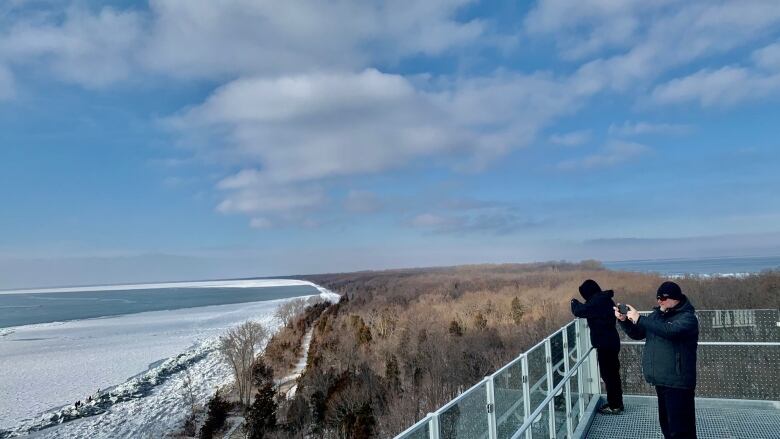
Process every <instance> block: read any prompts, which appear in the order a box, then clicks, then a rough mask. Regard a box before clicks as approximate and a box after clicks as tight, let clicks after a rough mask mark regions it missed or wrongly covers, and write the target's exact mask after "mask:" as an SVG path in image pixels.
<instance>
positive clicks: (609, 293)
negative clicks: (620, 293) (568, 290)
mask: <svg viewBox="0 0 780 439" xmlns="http://www.w3.org/2000/svg"><path fill="white" fill-rule="evenodd" d="M599 294H604V295H605V296H607V297H609V298H612V297H613V296H614V295H615V292H614V291H612V290H605V291H598V292H592V293H590V294H587V292H582V291H580V295H582V298H583V299H585V300H586V301H587V300H590V299H592V298H594V297H596V296H598V295H599Z"/></svg>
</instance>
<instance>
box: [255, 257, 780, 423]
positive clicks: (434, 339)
mask: <svg viewBox="0 0 780 439" xmlns="http://www.w3.org/2000/svg"><path fill="white" fill-rule="evenodd" d="M588 278H591V279H595V280H596V281H597V282H599V284H600V285H601V286H602V288H604V289H612V290H614V291H615V300H616V301H619V302H626V303H630V304H632V305H634V306H636V307H637V308H639V309H650V308H651V307H652V306H653V305H654V304H655V290H656V288H657V287H658V285H659V284H660V283H661V282H662V281H663V280H665V279H664V278H662V277H659V276H657V275H654V274H641V273H628V272H615V271H610V270H605V269H604V268H603V267H602V266H601V264H599V263H598V262H595V261H585V262H582V263H579V264H572V263H564V262H549V263H539V264H507V265H474V266H459V267H448V268H431V269H411V270H389V271H381V272H358V273H345V274H328V275H317V276H307V277H306V279H307V280H311V281H313V282H315V283H317V284H319V285H322V286H324V287H326V288H328V289H330V290H332V291H334V292H337V293H339V294H341V295H342V300H341V301H340V302H339V303H338V304H335V305H332V306H330V307H328V308H327V309H325V310H324V311H323V310H322V309H316V310H314V309H312V310H310V311H308V312H306V313H305V314H303V315H302V316H301V317H300V319H301V320H300V321H293V322H291V323H290V324H289V325H288V330H287V331H284V332H285V334H284V335H282V334H280V335H279V336H278V337H276V338H277V340H276V341H274V340H272V342H271V343H269V350H268V351H267V352H266V359H267V360H266V361H270V362H271V363H272V364H274V369H276V370H277V372H281V371H282V370H284V368H285V366H287V365H288V363H289V362H290V361H291V360H292V359H293V358H294V356H292V355H289V354H287V355H285V354H283V352H284V351H285V348H287V349H289V348H290V347H291V346H295V343H296V342H297V341H299V340H300V337H302V334H303V332H304V331H305V328H307V327H309V326H310V325H312V324H313V325H314V336H313V339H312V343H311V347H310V350H309V356H308V366H307V369H306V372H305V373H304V375H303V376H302V377H301V379H300V380H299V385H298V392H297V394H296V396H295V398H293V399H292V400H286V401H280V404H279V407H278V421H279V423H278V425H279V428H280V430H278V431H277V432H276V433H275V435H277V436H278V437H304V436H307V435H309V436H314V437H327V438H331V437H332V438H347V437H349V438H361V437H391V436H393V435H395V434H397V433H399V432H400V431H402V430H404V429H405V428H406V427H408V426H410V425H411V424H413V423H414V422H415V421H417V420H419V419H420V418H422V417H424V416H425V414H426V413H428V412H431V411H433V410H435V409H436V408H438V407H439V406H441V405H442V404H444V403H445V402H447V401H449V400H450V399H452V398H453V397H455V396H457V395H458V394H459V393H461V392H462V391H463V390H465V389H467V388H468V387H470V386H471V385H473V384H474V383H476V382H478V381H479V380H480V379H482V378H483V377H484V376H485V375H487V374H489V373H491V372H492V371H494V370H496V369H497V368H499V367H500V366H502V365H503V364H505V363H506V362H508V361H509V360H511V359H512V358H514V357H515V356H516V355H517V354H518V353H520V352H523V351H524V350H526V349H527V348H529V347H530V346H532V345H533V344H535V343H536V342H538V341H539V340H540V339H542V338H543V337H544V336H546V335H548V334H549V333H551V332H552V331H554V330H555V329H557V328H559V327H560V326H562V325H563V324H565V323H566V322H567V321H569V320H571V319H572V316H571V313H570V310H569V301H570V300H571V298H572V297H577V298H579V293H578V291H577V287H578V286H579V285H580V283H581V282H582V281H583V280H585V279H588ZM677 282H678V283H680V285H681V286H682V288H683V290H684V292H685V293H686V294H687V295H688V296H689V297H690V299H691V301H692V302H693V303H694V305H695V306H696V307H697V309H739V308H745V309H748V308H778V307H780V272H766V273H762V274H760V275H754V276H748V277H745V278H711V279H704V278H693V277H691V278H681V279H677ZM315 318H316V320H315ZM277 342H278V343H277ZM276 344H279V346H276ZM282 345H284V346H282ZM275 357H279V358H278V359H276V360H274V358H275Z"/></svg>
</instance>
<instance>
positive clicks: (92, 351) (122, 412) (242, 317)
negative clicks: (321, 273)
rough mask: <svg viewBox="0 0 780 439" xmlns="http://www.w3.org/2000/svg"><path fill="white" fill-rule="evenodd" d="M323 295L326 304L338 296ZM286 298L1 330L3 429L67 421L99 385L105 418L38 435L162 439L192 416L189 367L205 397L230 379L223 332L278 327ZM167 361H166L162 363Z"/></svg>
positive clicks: (88, 419)
mask: <svg viewBox="0 0 780 439" xmlns="http://www.w3.org/2000/svg"><path fill="white" fill-rule="evenodd" d="M275 285H279V284H278V283H277V284H275ZM188 286H193V285H191V284H190V285H188ZM219 286H224V285H219ZM155 287H156V288H159V287H160V286H159V285H156V286H155ZM320 291H321V292H322V293H321V296H323V297H324V298H326V299H328V300H334V299H335V298H337V297H338V296H336V295H335V294H333V293H330V292H328V291H326V290H324V289H322V288H320ZM287 300H293V299H282V300H275V301H265V302H251V303H241V304H230V305H218V306H209V307H200V308H186V309H180V310H174V311H154V312H145V313H139V314H130V315H124V316H117V317H109V318H99V319H90V320H80V321H71V322H63V323H46V324H36V325H27V326H18V327H13V328H5V329H4V330H3V333H2V334H0V352H2V355H0V430H2V429H6V430H12V431H16V432H19V433H21V432H22V431H27V430H28V429H29V428H31V427H33V428H34V427H35V426H36V425H43V424H46V423H48V422H49V421H48V419H50V418H51V417H52V415H53V414H54V413H57V414H58V416H63V414H65V415H67V411H68V410H67V409H65V410H63V409H62V406H67V405H70V406H71V407H72V405H73V403H74V402H75V401H76V400H81V401H82V402H83V401H85V399H86V398H87V396H88V395H92V394H94V393H95V391H96V390H97V389H98V388H100V389H104V390H102V393H103V395H104V396H103V401H98V403H105V404H106V406H107V408H108V410H107V412H105V413H102V414H99V415H95V416H91V417H86V418H83V419H79V420H75V421H71V422H67V423H64V424H62V425H61V426H58V427H54V428H47V429H45V430H43V431H41V432H39V433H36V434H34V435H33V436H34V437H47V438H48V437H52V438H53V437H64V438H76V437H105V438H108V437H110V438H115V437H161V436H162V435H163V434H164V433H166V432H169V431H170V430H171V429H173V428H176V427H177V426H178V425H180V424H181V423H182V422H183V419H184V417H185V416H186V414H187V409H186V407H184V404H183V398H182V394H183V383H184V377H185V374H186V372H185V371H184V370H186V369H189V371H190V376H191V377H192V379H193V385H192V388H193V389H194V391H195V393H196V395H197V396H198V397H199V398H200V399H201V400H204V399H205V398H206V397H207V396H208V395H210V394H211V393H213V391H214V389H215V388H216V387H217V386H219V385H222V384H225V383H226V382H228V381H229V380H230V374H229V371H228V369H227V368H226V366H225V365H224V364H223V363H222V362H221V360H220V358H219V356H218V354H217V353H216V352H215V347H216V339H217V338H218V337H219V335H221V334H222V333H224V331H225V330H226V329H227V328H229V327H231V326H233V325H235V324H238V323H241V322H243V321H246V320H250V319H251V320H257V321H261V322H262V323H264V324H265V325H268V326H269V327H271V328H272V329H274V330H275V329H276V328H278V326H279V324H280V322H278V320H277V319H276V318H274V317H273V314H274V312H275V310H276V308H277V307H278V306H279V304H281V303H283V302H284V301H287ZM171 357H178V358H171ZM163 359H169V360H168V361H166V362H164V363H162V364H157V363H159V362H160V360H163ZM153 364H154V366H153V367H152V368H151V369H150V365H153ZM147 369H148V370H147ZM139 374H141V375H139ZM131 377H134V378H132V379H130V380H128V379H129V378H131ZM120 384H121V385H120ZM117 385H119V386H117ZM112 386H117V387H115V388H113V389H112V390H111V395H110V396H109V395H108V394H107V393H106V391H105V389H107V388H110V387H112ZM0 436H2V434H0Z"/></svg>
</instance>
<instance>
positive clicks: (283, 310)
mask: <svg viewBox="0 0 780 439" xmlns="http://www.w3.org/2000/svg"><path fill="white" fill-rule="evenodd" d="M304 308H306V299H294V300H290V301H287V302H284V303H283V304H281V305H279V308H277V309H276V317H278V318H279V320H281V321H282V324H283V325H284V326H287V325H288V324H289V323H290V322H291V321H292V319H293V317H295V316H296V315H298V314H300V313H301V312H303V309H304Z"/></svg>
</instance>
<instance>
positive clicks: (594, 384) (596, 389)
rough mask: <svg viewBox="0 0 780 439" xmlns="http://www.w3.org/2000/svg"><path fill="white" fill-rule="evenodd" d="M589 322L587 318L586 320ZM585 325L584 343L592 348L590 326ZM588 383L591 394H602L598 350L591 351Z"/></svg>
mask: <svg viewBox="0 0 780 439" xmlns="http://www.w3.org/2000/svg"><path fill="white" fill-rule="evenodd" d="M586 322H587V320H586ZM585 327H586V328H588V330H587V331H585V337H584V338H583V343H586V346H587V347H588V348H590V327H588V325H587V323H585ZM588 375H589V376H588V383H589V391H590V394H591V395H601V382H600V381H599V363H598V361H597V360H596V350H595V349H594V350H592V351H591V352H590V358H588Z"/></svg>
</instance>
